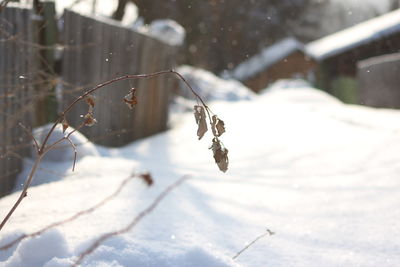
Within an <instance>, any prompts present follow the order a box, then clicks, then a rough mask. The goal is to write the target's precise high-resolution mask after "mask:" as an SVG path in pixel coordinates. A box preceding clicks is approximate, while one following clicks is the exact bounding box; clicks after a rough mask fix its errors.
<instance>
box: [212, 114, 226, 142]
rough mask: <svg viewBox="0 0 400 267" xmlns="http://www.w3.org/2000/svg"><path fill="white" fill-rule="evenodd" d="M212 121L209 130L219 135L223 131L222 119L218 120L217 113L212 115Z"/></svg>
mask: <svg viewBox="0 0 400 267" xmlns="http://www.w3.org/2000/svg"><path fill="white" fill-rule="evenodd" d="M211 119H212V122H211V126H212V127H211V130H212V132H213V135H214V136H216V137H219V136H221V135H222V134H223V133H224V132H225V123H224V121H223V120H220V119H219V118H218V117H217V115H213V116H212V118H211Z"/></svg>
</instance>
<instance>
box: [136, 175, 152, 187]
mask: <svg viewBox="0 0 400 267" xmlns="http://www.w3.org/2000/svg"><path fill="white" fill-rule="evenodd" d="M139 177H140V178H141V179H142V180H143V181H144V182H145V183H146V185H147V186H151V185H153V183H154V180H153V177H152V176H151V174H150V173H148V172H147V173H142V174H140V175H139Z"/></svg>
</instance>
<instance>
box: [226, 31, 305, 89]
mask: <svg viewBox="0 0 400 267" xmlns="http://www.w3.org/2000/svg"><path fill="white" fill-rule="evenodd" d="M295 51H303V44H301V43H300V42H298V41H297V40H296V39H294V38H291V37H289V38H285V39H283V40H281V41H279V42H277V43H275V44H273V45H271V46H269V47H266V48H264V49H263V50H262V51H261V52H260V53H259V54H257V55H255V56H253V57H251V58H249V59H248V60H246V61H244V62H242V63H240V64H239V65H238V66H237V67H236V68H235V69H233V70H232V71H230V72H225V73H224V74H223V76H224V77H226V78H232V79H237V80H239V81H244V80H246V79H248V78H251V77H253V76H255V75H257V74H258V73H260V72H261V71H263V70H265V69H267V68H268V67H270V66H271V65H273V64H274V63H276V62H278V61H280V60H282V59H284V58H285V57H287V56H288V55H290V54H291V53H293V52H295Z"/></svg>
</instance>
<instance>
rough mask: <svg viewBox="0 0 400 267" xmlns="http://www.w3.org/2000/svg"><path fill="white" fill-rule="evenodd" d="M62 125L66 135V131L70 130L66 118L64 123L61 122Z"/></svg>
mask: <svg viewBox="0 0 400 267" xmlns="http://www.w3.org/2000/svg"><path fill="white" fill-rule="evenodd" d="M61 124H62V128H63V133H65V131H66V130H67V129H68V127H69V124H68V122H67V120H66V119H65V118H64V119H63V121H62V122H61Z"/></svg>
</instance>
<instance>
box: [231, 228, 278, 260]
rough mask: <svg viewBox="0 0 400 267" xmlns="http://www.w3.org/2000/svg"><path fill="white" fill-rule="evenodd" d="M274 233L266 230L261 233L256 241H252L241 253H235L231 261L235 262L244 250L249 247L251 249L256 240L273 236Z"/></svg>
mask: <svg viewBox="0 0 400 267" xmlns="http://www.w3.org/2000/svg"><path fill="white" fill-rule="evenodd" d="M274 234H275V233H274V232H272V231H271V230H269V229H267V230H266V232H265V233H263V234H262V235H260V236H258V237H257V238H256V239H254V240H253V241H251V242H250V243H249V244H248V245H247V246H245V247H244V248H243V249H242V250H241V251H239V252H238V253H236V255H235V256H233V257H232V260H235V259H236V258H237V257H239V256H240V254H242V253H243V252H244V251H245V250H246V249H248V248H249V247H251V246H252V245H254V243H256V242H257V241H258V240H260V239H261V238H263V237H265V236H267V235H274Z"/></svg>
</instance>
